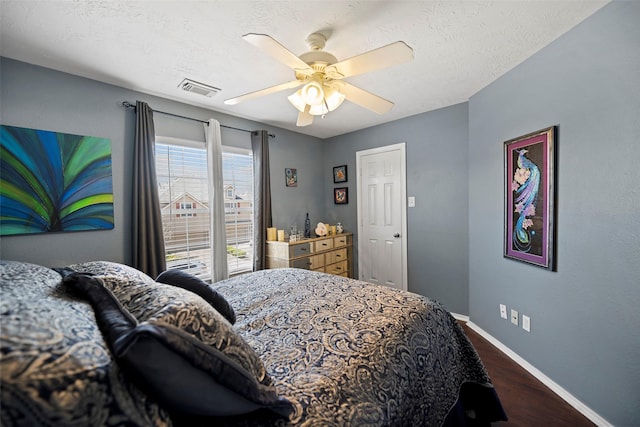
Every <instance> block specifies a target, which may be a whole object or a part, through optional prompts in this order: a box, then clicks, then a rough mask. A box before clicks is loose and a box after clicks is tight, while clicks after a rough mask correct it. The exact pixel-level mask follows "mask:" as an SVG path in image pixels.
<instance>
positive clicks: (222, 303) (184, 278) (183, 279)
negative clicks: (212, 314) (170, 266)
mask: <svg viewBox="0 0 640 427" xmlns="http://www.w3.org/2000/svg"><path fill="white" fill-rule="evenodd" d="M156 282H160V283H166V284H168V285H173V286H178V287H180V288H182V289H186V290H188V291H191V292H193V293H194V294H198V295H200V296H201V297H202V298H203V299H204V300H205V301H207V302H208V303H209V304H211V307H213V308H215V309H216V310H218V312H219V313H220V314H222V315H223V316H224V317H225V319H227V320H228V321H229V323H231V324H232V325H233V324H234V323H236V313H235V312H234V311H233V307H231V304H229V302H227V300H226V299H225V298H224V296H222V295H221V294H219V293H218V292H216V291H215V290H213V289H211V288H210V287H209V285H208V284H207V283H206V282H205V281H203V280H201V279H199V278H197V277H196V276H194V275H193V274H190V273H187V272H186V271H182V270H167V271H165V272H164V273H160V275H159V276H158V277H156Z"/></svg>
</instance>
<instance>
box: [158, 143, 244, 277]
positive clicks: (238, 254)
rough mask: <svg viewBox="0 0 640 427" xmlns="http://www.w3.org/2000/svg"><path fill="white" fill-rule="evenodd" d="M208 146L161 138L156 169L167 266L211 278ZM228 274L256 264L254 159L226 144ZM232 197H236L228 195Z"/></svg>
mask: <svg viewBox="0 0 640 427" xmlns="http://www.w3.org/2000/svg"><path fill="white" fill-rule="evenodd" d="M206 159H207V154H206V150H205V149H204V148H203V146H202V145H201V144H199V143H192V142H190V141H181V140H173V139H169V138H158V140H157V141H156V174H157V179H158V195H159V199H160V210H161V216H162V225H163V230H164V240H165V250H166V257H167V258H166V259H167V268H177V269H182V270H187V271H189V272H190V273H192V274H195V275H196V276H198V277H200V278H202V279H203V280H207V281H211V268H210V264H211V240H210V238H209V233H210V230H209V188H208V175H207V160H206ZM222 169H223V179H224V183H223V187H224V189H225V190H224V192H225V193H224V194H225V223H226V234H227V261H228V266H229V274H230V275H232V274H238V273H242V272H246V271H251V269H252V268H253V160H252V156H251V153H250V152H237V151H236V150H230V149H226V148H223V157H222ZM230 196H232V197H233V199H232V200H228V199H229V198H230Z"/></svg>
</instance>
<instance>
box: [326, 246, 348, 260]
mask: <svg viewBox="0 0 640 427" xmlns="http://www.w3.org/2000/svg"><path fill="white" fill-rule="evenodd" d="M324 256H325V258H324V262H325V264H333V263H336V262H340V261H345V260H346V259H347V248H342V249H338V250H337V251H331V252H327V253H326V254H324Z"/></svg>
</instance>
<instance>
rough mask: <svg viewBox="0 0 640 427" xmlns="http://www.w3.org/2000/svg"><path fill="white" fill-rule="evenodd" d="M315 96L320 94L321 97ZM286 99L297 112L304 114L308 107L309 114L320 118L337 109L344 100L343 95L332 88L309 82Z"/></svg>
mask: <svg viewBox="0 0 640 427" xmlns="http://www.w3.org/2000/svg"><path fill="white" fill-rule="evenodd" d="M317 94H322V97H318V96H317ZM288 99H289V102H291V104H293V106H294V107H296V109H297V110H298V111H300V112H304V111H305V108H306V107H307V106H309V110H308V113H309V114H311V115H313V116H322V115H324V114H327V113H328V112H329V111H333V110H335V109H336V108H338V107H339V106H340V105H341V104H342V102H343V101H344V100H345V95H344V94H342V93H340V91H338V90H337V89H335V88H333V87H330V86H327V85H321V84H320V83H318V82H311V83H307V84H306V85H305V86H304V87H303V88H302V89H300V90H298V91H296V92H295V93H293V94H291V95H289V97H288Z"/></svg>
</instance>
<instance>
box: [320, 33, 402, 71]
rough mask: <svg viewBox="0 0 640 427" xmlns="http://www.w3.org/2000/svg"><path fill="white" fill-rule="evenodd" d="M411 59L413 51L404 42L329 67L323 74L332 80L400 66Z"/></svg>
mask: <svg viewBox="0 0 640 427" xmlns="http://www.w3.org/2000/svg"><path fill="white" fill-rule="evenodd" d="M412 59H413V49H411V48H410V47H409V46H408V45H407V44H406V43H405V42H401V41H399V42H395V43H391V44H388V45H386V46H382V47H379V48H377V49H373V50H370V51H369V52H365V53H363V54H360V55H356V56H352V57H351V58H349V59H345V60H344V61H340V62H336V63H335V64H332V65H329V66H328V67H327V68H326V69H325V72H326V73H327V75H329V76H330V77H331V78H333V79H343V78H345V77H351V76H356V75H358V74H364V73H368V72H370V71H375V70H379V69H381V68H386V67H390V66H392V65H398V64H402V63H404V62H408V61H411V60H412Z"/></svg>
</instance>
